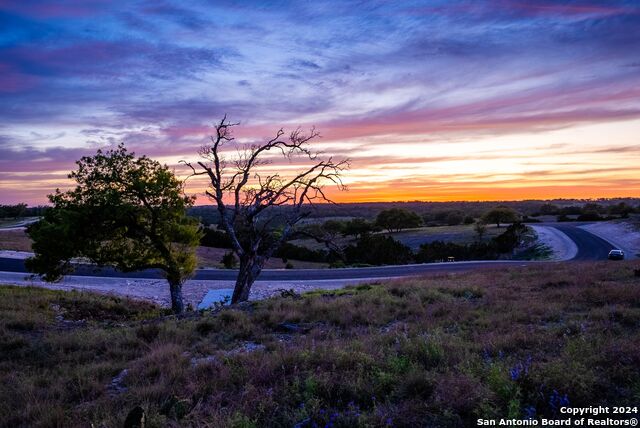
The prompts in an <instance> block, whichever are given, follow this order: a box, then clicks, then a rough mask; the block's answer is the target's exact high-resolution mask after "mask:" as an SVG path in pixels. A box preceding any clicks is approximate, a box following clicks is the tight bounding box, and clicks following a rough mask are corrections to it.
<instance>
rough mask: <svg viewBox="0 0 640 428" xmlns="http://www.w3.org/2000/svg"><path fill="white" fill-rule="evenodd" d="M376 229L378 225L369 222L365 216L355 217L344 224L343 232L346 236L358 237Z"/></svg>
mask: <svg viewBox="0 0 640 428" xmlns="http://www.w3.org/2000/svg"><path fill="white" fill-rule="evenodd" d="M375 231H376V226H375V225H374V224H373V223H371V222H368V221H367V220H365V219H363V218H354V219H351V220H349V221H347V222H346V223H345V224H344V230H343V231H342V234H343V235H344V236H353V237H354V238H356V239H357V238H360V237H362V236H364V235H366V234H368V233H372V232H375Z"/></svg>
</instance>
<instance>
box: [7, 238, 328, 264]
mask: <svg viewBox="0 0 640 428" xmlns="http://www.w3.org/2000/svg"><path fill="white" fill-rule="evenodd" d="M0 250H17V251H31V239H29V237H28V236H27V234H26V233H25V232H24V230H0ZM228 251H229V250H228V249H224V248H210V247H198V249H197V250H196V254H197V256H198V267H218V268H222V267H223V266H222V263H221V260H222V256H223V255H224V254H225V253H226V252H228ZM289 262H290V263H291V264H292V265H293V267H294V268H295V269H321V268H325V267H328V264H327V263H313V262H305V261H301V260H289ZM285 266H286V265H285V263H283V262H282V260H281V259H279V258H277V257H274V258H271V259H269V260H268V261H267V263H266V265H265V268H267V269H284V268H285Z"/></svg>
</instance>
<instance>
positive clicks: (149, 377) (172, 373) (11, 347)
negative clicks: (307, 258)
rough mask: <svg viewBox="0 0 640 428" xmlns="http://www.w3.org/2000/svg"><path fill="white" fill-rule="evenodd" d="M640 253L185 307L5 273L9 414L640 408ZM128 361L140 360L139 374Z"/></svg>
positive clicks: (397, 422) (204, 419)
mask: <svg viewBox="0 0 640 428" xmlns="http://www.w3.org/2000/svg"><path fill="white" fill-rule="evenodd" d="M638 268H640V263H637V262H620V263H604V262H603V263H595V264H593V263H592V264H577V263H567V264H553V265H544V266H536V267H530V268H526V269H525V268H521V269H502V270H491V271H482V272H477V273H469V274H457V275H453V274H451V275H440V276H436V277H430V278H422V279H420V278H417V279H411V280H403V281H394V282H388V283H375V284H369V285H361V286H358V287H355V288H348V289H344V290H339V291H333V292H314V293H310V294H308V295H304V296H302V297H299V298H295V297H287V298H284V297H283V298H276V299H271V300H265V301H260V302H254V303H251V304H247V305H243V306H240V307H235V308H226V309H223V310H221V311H219V312H216V313H193V314H191V315H188V316H187V317H185V318H183V319H176V318H175V317H173V316H170V315H168V314H166V313H165V312H163V311H162V310H161V309H159V308H158V307H155V306H153V305H151V304H147V303H141V302H132V301H128V300H125V299H119V298H110V297H104V296H97V295H91V294H86V293H78V292H72V293H63V292H55V291H49V290H42V289H34V288H12V287H0V377H1V378H2V382H1V383H0V426H11V427H19V426H25V427H26V426H28V427H38V426H43V427H44V426H64V427H75V426H78V427H80V426H82V427H85V426H91V424H93V426H96V427H119V426H122V424H123V421H124V419H125V417H126V416H127V414H128V413H129V411H130V410H131V409H132V408H134V407H136V406H140V407H142V408H143V409H144V410H145V411H146V415H147V425H146V426H147V427H166V426H207V427H280V426H289V427H293V426H298V427H312V426H320V427H324V426H334V427H358V426H362V427H364V426H374V427H376V426H394V427H416V426H474V424H475V419H476V418H477V417H484V418H492V417H496V416H497V417H525V416H532V417H541V416H547V417H551V416H554V415H556V416H557V415H558V411H559V407H560V406H561V405H566V404H567V403H570V405H572V406H597V405H616V406H623V405H637V403H638V400H640V372H639V371H638V366H639V365H640V328H639V327H640V278H638V277H637V276H634V269H638ZM123 370H126V371H123Z"/></svg>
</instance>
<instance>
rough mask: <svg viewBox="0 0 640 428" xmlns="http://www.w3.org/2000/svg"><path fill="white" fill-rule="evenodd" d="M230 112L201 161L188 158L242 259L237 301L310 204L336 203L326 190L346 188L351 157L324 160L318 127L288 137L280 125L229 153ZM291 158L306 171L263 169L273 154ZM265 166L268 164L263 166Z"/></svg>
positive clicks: (246, 293) (245, 295) (242, 298)
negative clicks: (316, 145) (316, 142)
mask: <svg viewBox="0 0 640 428" xmlns="http://www.w3.org/2000/svg"><path fill="white" fill-rule="evenodd" d="M237 125H239V123H231V122H229V121H228V120H227V117H226V115H225V116H224V118H222V120H221V121H220V122H219V123H218V124H216V125H215V129H216V133H215V135H213V136H211V144H210V145H206V146H204V147H202V149H201V150H200V152H199V155H200V156H201V157H202V160H200V161H197V162H195V163H189V162H184V163H185V164H186V165H187V166H188V167H190V168H191V170H192V174H191V176H198V175H204V176H207V178H208V180H209V181H210V187H209V189H208V190H207V191H206V195H207V196H208V197H209V198H211V199H212V200H213V201H214V202H215V204H216V206H217V209H218V212H219V213H220V226H221V227H222V228H223V229H224V230H225V231H226V232H227V234H228V235H229V238H230V239H231V244H232V249H233V252H234V253H235V254H236V256H237V257H238V259H239V260H240V267H239V271H238V278H237V280H236V284H235V288H234V290H233V296H232V298H231V302H232V303H238V302H242V301H245V300H247V299H248V298H249V292H250V291H251V286H252V285H253V283H254V281H255V280H256V279H257V278H258V275H260V272H261V271H262V268H263V266H264V264H265V262H266V261H267V260H268V259H269V258H270V257H271V256H272V255H273V253H274V252H275V251H276V250H277V249H278V248H279V246H280V245H281V244H282V243H283V242H285V241H286V240H287V239H288V238H289V237H290V236H291V234H292V232H293V231H294V226H295V225H296V223H298V222H299V221H300V220H302V219H303V218H305V217H306V216H308V215H309V213H310V211H308V210H306V209H305V207H308V206H311V205H313V204H314V203H316V202H332V201H331V200H330V199H329V198H328V197H327V195H326V194H325V193H324V191H323V187H324V186H325V185H326V184H334V185H336V186H337V187H338V188H339V189H340V190H345V189H346V186H345V185H344V184H343V182H342V180H341V174H342V172H343V171H344V170H345V169H347V168H348V167H349V160H348V159H344V160H340V161H334V160H333V158H332V157H329V158H326V159H322V158H321V155H320V154H319V153H316V152H312V151H311V150H310V149H309V148H308V143H309V142H310V141H311V140H313V139H315V138H317V137H318V136H319V134H318V132H316V130H315V129H311V130H310V132H309V133H303V132H302V131H301V130H300V129H297V130H295V131H293V132H291V133H290V134H289V135H288V137H285V132H284V131H283V130H282V129H280V130H279V131H278V132H277V133H276V135H275V136H274V137H273V138H272V139H270V140H269V141H267V142H265V143H262V144H254V145H251V146H250V147H249V148H247V149H244V150H237V151H236V154H235V155H234V156H232V157H228V154H229V152H232V151H230V150H226V149H227V148H230V147H229V146H230V145H231V144H232V141H233V140H234V137H233V134H232V129H233V127H235V126H237ZM274 153H275V154H279V155H281V156H282V157H283V158H286V159H289V160H294V159H295V160H298V161H299V160H301V159H302V160H304V161H305V162H304V164H305V166H304V167H303V168H304V169H303V170H302V171H300V172H297V173H295V174H292V175H286V176H285V175H280V174H279V173H277V172H276V173H268V172H262V171H261V167H264V166H265V165H268V164H270V163H271V162H272V161H273V154H274ZM262 169H264V168H262Z"/></svg>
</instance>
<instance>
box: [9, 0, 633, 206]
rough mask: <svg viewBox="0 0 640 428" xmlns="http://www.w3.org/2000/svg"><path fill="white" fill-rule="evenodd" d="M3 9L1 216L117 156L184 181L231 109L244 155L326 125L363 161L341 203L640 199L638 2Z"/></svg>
mask: <svg viewBox="0 0 640 428" xmlns="http://www.w3.org/2000/svg"><path fill="white" fill-rule="evenodd" d="M0 10H1V13H0V203H16V202H21V201H24V202H28V203H29V204H39V203H45V202H46V195H47V194H48V193H51V192H52V191H53V190H55V188H56V187H61V188H65V187H66V186H69V184H70V182H69V181H67V179H66V174H67V173H68V172H69V171H70V170H72V169H73V168H74V161H75V160H76V159H78V158H79V157H80V156H82V155H86V154H92V153H94V152H95V150H96V149H97V148H101V147H102V148H105V147H110V146H114V145H116V144H118V143H119V142H124V143H125V144H126V145H127V147H128V148H130V149H132V150H134V151H135V152H136V153H137V154H146V155H149V156H151V157H153V158H155V159H158V160H160V161H162V162H166V163H167V164H169V165H175V167H176V172H177V173H178V174H179V175H182V174H186V171H185V170H184V169H183V168H180V167H179V166H178V164H177V162H178V161H179V160H180V159H186V160H195V159H197V150H198V148H199V147H200V146H201V145H202V144H204V143H206V141H207V136H208V135H210V134H211V132H212V128H211V125H212V124H214V123H215V122H216V121H218V120H219V119H220V118H221V117H222V115H224V114H225V113H226V114H227V115H228V116H229V117H230V118H231V119H232V120H233V121H239V122H241V124H242V126H240V127H238V128H237V129H236V133H235V135H236V136H237V141H238V144H239V146H242V145H243V144H249V143H252V142H257V141H260V140H264V139H265V138H269V137H271V136H272V135H273V134H274V133H275V131H277V129H278V128H280V127H284V128H285V130H292V129H295V128H296V127H298V126H302V127H303V128H308V127H310V126H312V125H315V126H316V127H317V129H318V130H319V131H320V133H321V135H322V138H321V139H319V140H318V141H317V144H316V145H315V147H316V148H318V149H321V150H323V151H325V152H326V153H327V154H335V155H336V156H337V157H349V158H351V159H352V166H351V169H350V170H349V171H348V172H347V173H346V174H345V182H346V183H347V184H348V186H349V191H348V192H344V193H333V196H334V198H335V199H336V200H338V201H391V200H431V201H439V200H510V199H511V200H513V199H530V198H540V199H549V198H558V197H565V198H573V197H578V198H591V197H614V196H634V197H637V196H640V173H639V171H638V168H639V164H640V141H639V140H640V2H638V1H637V0H636V1H614V0H611V1H599V2H596V1H543V0H494V1H450V0H446V1H420V2H411V1H401V2H400V1H398V2H393V1H362V2H355V1H339V0H334V1H304V2H303V1H298V2H296V1H292V2H287V1H270V2H250V1H242V2H230V1H216V2H204V1H190V2H187V1H173V2H171V1H161V0H158V1H127V2H112V1H107V0H100V1H89V0H73V1H49V2H44V1H31V0H22V1H6V0H0ZM297 166H299V165H296V164H293V165H288V164H287V163H286V162H285V163H284V164H280V163H279V164H275V165H272V168H275V169H277V170H279V171H285V172H286V171H292V170H294V169H295V168H296V167H297ZM190 191H192V192H198V191H202V189H201V188H200V184H199V183H197V182H195V183H192V185H191V187H190ZM199 202H200V203H207V201H206V199H204V198H201V199H200V200H199Z"/></svg>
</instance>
